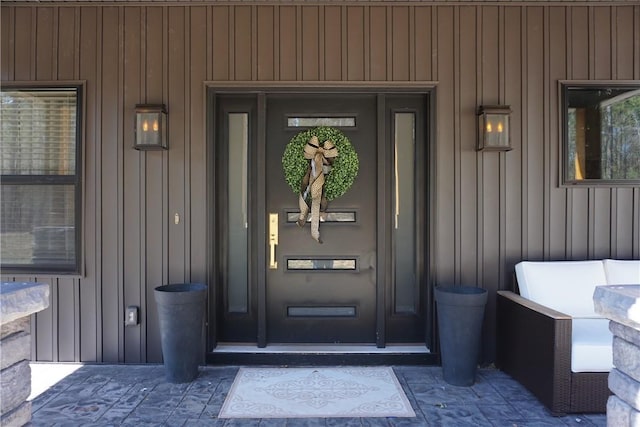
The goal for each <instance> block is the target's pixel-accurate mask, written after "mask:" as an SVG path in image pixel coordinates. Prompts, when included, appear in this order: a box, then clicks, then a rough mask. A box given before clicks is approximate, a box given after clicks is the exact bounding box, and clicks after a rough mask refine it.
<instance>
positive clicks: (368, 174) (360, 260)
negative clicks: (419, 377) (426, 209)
mask: <svg viewBox="0 0 640 427" xmlns="http://www.w3.org/2000/svg"><path fill="white" fill-rule="evenodd" d="M266 117H267V119H266V128H267V133H266V153H267V154H266V155H267V159H266V160H267V162H266V163H267V165H268V166H267V176H266V207H267V212H268V214H269V215H272V214H277V218H278V219H277V222H278V224H277V228H278V230H277V232H278V244H277V246H276V247H275V261H276V262H277V267H276V268H273V267H274V266H273V265H272V264H273V263H271V262H270V265H269V266H268V268H267V276H266V299H267V301H266V308H267V340H268V342H271V343H314V342H315V343H374V342H375V341H376V340H375V332H376V258H377V257H376V229H377V228H376V200H377V197H376V195H377V191H376V152H377V150H376V146H377V142H376V141H377V138H376V98H375V96H374V95H366V94H358V95H353V94H351V95H346V96H345V95H335V94H332V95H311V96H310V95H305V96H302V95H300V96H292V95H287V96H277V95H274V96H271V97H269V99H268V100H267V115H266ZM322 123H327V124H331V125H334V127H337V128H338V129H340V130H341V131H342V132H343V133H344V134H345V135H346V136H347V138H348V139H349V141H350V143H351V145H352V146H353V147H354V149H355V151H356V152H357V154H358V159H359V172H358V175H357V178H356V180H355V182H354V184H353V185H352V187H351V188H350V190H349V191H348V192H347V193H346V194H345V195H343V196H341V197H339V198H337V199H335V200H333V201H331V202H329V205H328V209H327V215H326V216H325V221H323V222H321V224H320V235H321V240H322V242H323V243H318V242H317V241H316V240H314V239H313V238H312V236H311V224H310V223H307V224H306V225H305V226H303V227H300V226H298V225H297V223H296V219H297V217H298V212H299V209H298V195H297V194H294V192H293V191H292V189H291V188H290V187H289V186H288V184H287V183H286V181H285V177H284V173H283V170H282V167H281V164H282V160H281V159H282V155H283V152H284V150H285V146H286V145H287V143H288V142H289V141H290V139H291V138H292V137H294V136H295V135H296V134H298V133H299V132H301V131H304V130H306V129H309V128H310V127H314V126H315V125H317V124H322ZM321 142H324V141H321ZM302 155H303V153H302V152H301V153H300V156H302ZM339 155H340V154H339V153H338V156H339ZM270 218H274V217H273V216H270ZM268 221H269V219H268ZM274 221H275V219H274ZM269 227H272V228H273V226H271V225H270V224H268V226H267V228H268V230H267V233H269ZM268 249H270V248H268ZM268 255H269V256H271V251H269V254H268Z"/></svg>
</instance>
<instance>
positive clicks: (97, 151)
mask: <svg viewBox="0 0 640 427" xmlns="http://www.w3.org/2000/svg"><path fill="white" fill-rule="evenodd" d="M96 21H97V22H96V28H95V31H96V45H97V49H96V64H95V69H96V85H95V89H94V95H95V106H96V107H95V111H94V117H93V120H94V126H93V132H94V134H93V135H92V136H93V141H95V142H96V143H95V144H94V162H95V167H96V170H95V173H94V177H95V180H94V186H95V187H94V194H95V206H94V208H93V209H94V212H95V224H96V229H95V231H94V232H95V242H94V243H95V252H94V253H95V257H94V266H95V280H96V282H95V302H96V314H98V313H99V315H97V316H96V345H97V347H98V355H99V356H98V357H99V358H100V360H101V361H103V360H104V350H103V339H102V336H103V324H104V315H103V308H102V289H103V283H102V156H101V154H102V120H101V112H102V108H101V107H102V92H101V89H102V30H103V29H102V8H97V9H96ZM80 26H81V25H80ZM86 98H87V97H86V96H85V99H86ZM87 121H88V120H87ZM87 140H89V138H87ZM98 141H99V143H98ZM86 146H87V144H85V147H86ZM83 151H87V150H83ZM84 166H85V167H86V165H84ZM85 176H86V175H85Z"/></svg>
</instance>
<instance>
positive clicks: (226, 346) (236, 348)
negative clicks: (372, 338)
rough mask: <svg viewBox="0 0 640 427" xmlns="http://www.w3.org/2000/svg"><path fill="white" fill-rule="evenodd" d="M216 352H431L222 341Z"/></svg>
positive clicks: (391, 347) (393, 346)
mask: <svg viewBox="0 0 640 427" xmlns="http://www.w3.org/2000/svg"><path fill="white" fill-rule="evenodd" d="M213 351H214V353H246V352H251V353H262V354H268V353H289V354H344V353H351V354H352V353H358V354H417V353H418V354H425V353H431V352H430V351H429V349H428V348H427V347H426V346H424V345H421V344H415V345H414V344H390V345H387V346H386V347H384V348H378V347H377V346H376V345H375V344H269V345H267V346H266V347H264V348H259V347H257V346H256V345H255V344H250V343H247V344H238V343H220V344H218V346H217V347H216V348H215V349H214V350H213Z"/></svg>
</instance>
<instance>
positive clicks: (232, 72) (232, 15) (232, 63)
mask: <svg viewBox="0 0 640 427" xmlns="http://www.w3.org/2000/svg"><path fill="white" fill-rule="evenodd" d="M228 7H229V15H228V17H227V19H228V20H229V29H228V33H227V34H228V38H229V40H228V43H229V63H228V65H227V66H228V67H229V80H238V77H237V76H236V6H228Z"/></svg>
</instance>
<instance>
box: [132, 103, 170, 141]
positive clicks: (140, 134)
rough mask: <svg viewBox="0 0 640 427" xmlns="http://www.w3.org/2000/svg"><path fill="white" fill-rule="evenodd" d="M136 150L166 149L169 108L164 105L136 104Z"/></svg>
mask: <svg viewBox="0 0 640 427" xmlns="http://www.w3.org/2000/svg"><path fill="white" fill-rule="evenodd" d="M133 148H135V149H136V150H166V149H168V148H169V145H168V141H167V110H166V109H165V108H164V105H163V104H161V105H147V104H144V105H136V133H135V138H134V142H133Z"/></svg>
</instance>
